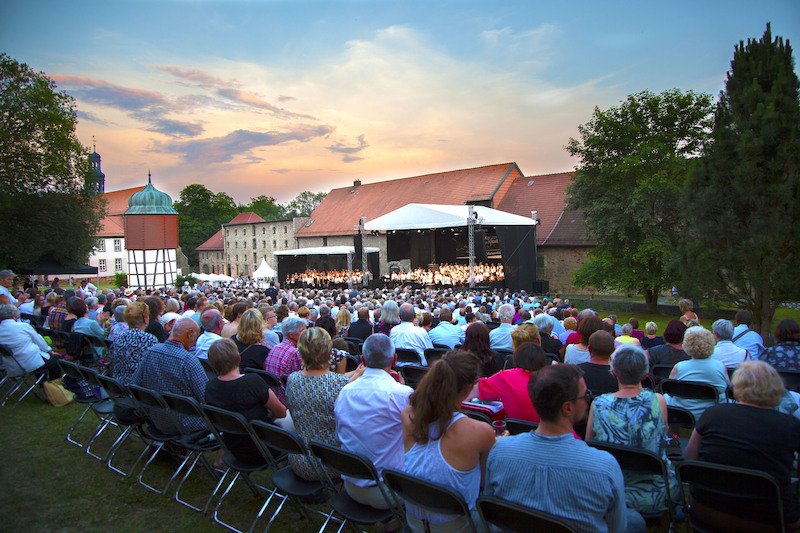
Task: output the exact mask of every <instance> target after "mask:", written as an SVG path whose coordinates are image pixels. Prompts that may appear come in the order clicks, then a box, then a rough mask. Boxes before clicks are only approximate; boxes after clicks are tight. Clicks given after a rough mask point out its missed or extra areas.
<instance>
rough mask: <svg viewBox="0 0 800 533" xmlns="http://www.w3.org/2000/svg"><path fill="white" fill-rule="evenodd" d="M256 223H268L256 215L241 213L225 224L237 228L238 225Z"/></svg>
mask: <svg viewBox="0 0 800 533" xmlns="http://www.w3.org/2000/svg"><path fill="white" fill-rule="evenodd" d="M254 222H266V221H265V220H264V219H263V218H261V217H260V216H258V215H257V214H255V213H239V214H238V215H236V216H235V217H234V218H233V220H231V221H230V222H228V223H227V224H225V226H235V225H237V224H252V223H254Z"/></svg>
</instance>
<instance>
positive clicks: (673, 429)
mask: <svg viewBox="0 0 800 533" xmlns="http://www.w3.org/2000/svg"><path fill="white" fill-rule="evenodd" d="M694 424H695V420H694V415H693V414H692V412H691V411H689V410H687V409H683V408H681V407H672V406H669V405H668V406H667V427H668V428H669V433H670V434H671V435H673V437H672V438H670V439H668V444H669V445H668V446H667V457H669V458H670V459H673V460H676V459H682V458H683V451H684V450H685V449H686V445H687V444H689V437H682V436H681V434H687V433H690V432H691V431H692V430H693V429H694ZM675 443H677V445H676V444H675Z"/></svg>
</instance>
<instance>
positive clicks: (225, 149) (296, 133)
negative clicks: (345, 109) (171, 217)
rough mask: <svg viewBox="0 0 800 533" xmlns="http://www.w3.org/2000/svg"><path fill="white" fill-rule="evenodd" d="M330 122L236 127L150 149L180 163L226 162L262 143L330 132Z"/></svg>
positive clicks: (247, 155) (310, 137) (249, 154)
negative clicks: (173, 156) (282, 127)
mask: <svg viewBox="0 0 800 533" xmlns="http://www.w3.org/2000/svg"><path fill="white" fill-rule="evenodd" d="M333 131H334V128H333V127H332V126H327V125H321V126H310V125H297V126H294V127H293V128H291V129H289V130H287V131H265V132H259V131H249V130H236V131H232V132H230V133H228V134H227V135H223V136H221V137H210V138H206V139H193V140H189V141H173V142H156V143H154V144H153V146H152V148H151V150H152V151H154V152H161V153H171V154H177V155H179V156H180V157H181V158H182V160H183V162H184V163H192V164H196V165H207V164H214V163H227V162H229V161H232V160H233V158H234V157H236V156H242V157H245V158H253V157H255V156H253V154H252V150H255V149H256V148H261V147H265V146H278V145H281V144H285V143H289V142H292V141H296V142H301V143H305V142H308V141H311V140H313V139H316V138H318V137H327V136H328V135H330V134H331V133H333Z"/></svg>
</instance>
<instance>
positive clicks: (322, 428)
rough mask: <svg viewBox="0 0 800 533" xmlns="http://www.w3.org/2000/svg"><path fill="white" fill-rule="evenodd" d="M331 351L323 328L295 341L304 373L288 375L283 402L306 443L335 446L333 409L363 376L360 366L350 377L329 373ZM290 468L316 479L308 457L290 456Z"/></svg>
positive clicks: (309, 332)
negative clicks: (347, 387) (343, 392)
mask: <svg viewBox="0 0 800 533" xmlns="http://www.w3.org/2000/svg"><path fill="white" fill-rule="evenodd" d="M331 348H332V344H331V336H330V335H329V334H328V332H327V331H325V330H324V329H322V328H308V329H307V330H305V331H304V332H303V333H302V334H301V335H300V338H299V339H298V341H297V349H298V351H299V352H300V357H301V358H302V359H303V370H300V371H299V372H293V373H291V374H289V378H288V381H287V382H286V402H287V405H288V407H289V410H290V411H291V413H292V420H293V422H294V428H295V431H297V433H298V434H299V435H300V436H301V437H303V438H304V439H305V440H306V441H310V440H318V441H321V442H325V443H327V444H337V441H336V419H335V418H334V415H333V405H334V403H335V402H336V398H337V397H338V396H339V391H340V390H342V388H343V387H344V386H345V385H347V384H348V383H350V382H351V381H353V380H355V379H357V378H358V377H359V376H360V375H361V374H362V373H363V372H364V367H363V366H359V368H358V370H355V371H354V372H352V373H351V375H350V376H349V377H348V376H345V375H342V374H334V373H333V372H331V371H330V368H329V365H330V353H331ZM289 464H290V465H291V466H292V470H294V472H295V474H297V475H298V476H300V477H302V478H305V479H319V474H318V471H317V467H315V466H314V465H311V464H310V463H309V461H308V458H307V457H302V456H298V455H290V456H289Z"/></svg>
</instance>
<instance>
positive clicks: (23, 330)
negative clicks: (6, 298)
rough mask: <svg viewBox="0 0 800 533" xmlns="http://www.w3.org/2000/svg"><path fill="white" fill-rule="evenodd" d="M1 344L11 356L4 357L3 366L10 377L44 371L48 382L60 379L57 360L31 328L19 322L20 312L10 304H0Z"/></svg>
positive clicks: (45, 343)
mask: <svg viewBox="0 0 800 533" xmlns="http://www.w3.org/2000/svg"><path fill="white" fill-rule="evenodd" d="M0 344H2V345H3V346H5V347H6V348H8V349H9V350H11V353H13V354H14V357H13V358H12V357H3V358H2V363H3V364H2V366H3V368H5V371H6V373H7V375H8V376H9V377H15V376H22V375H24V374H25V373H27V372H34V373H35V374H40V373H42V372H47V378H46V379H47V380H48V381H49V380H53V379H56V378H58V377H60V376H61V370H60V367H59V366H58V357H56V355H55V352H53V351H52V350H51V349H50V346H48V344H47V342H46V341H45V340H44V339H43V338H42V336H41V335H39V334H38V333H36V330H34V329H33V326H31V325H30V324H26V323H25V322H19V309H17V306H15V305H13V304H2V305H0Z"/></svg>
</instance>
